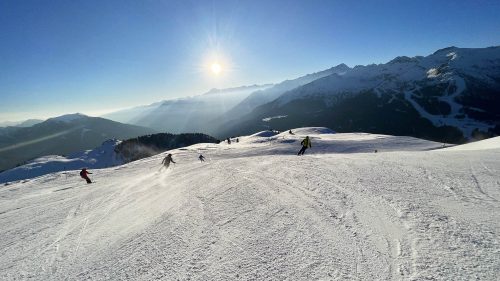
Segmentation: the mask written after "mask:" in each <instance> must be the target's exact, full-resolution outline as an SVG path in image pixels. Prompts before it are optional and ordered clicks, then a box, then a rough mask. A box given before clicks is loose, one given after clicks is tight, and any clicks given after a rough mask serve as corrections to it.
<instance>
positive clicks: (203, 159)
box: [198, 154, 205, 162]
mask: <svg viewBox="0 0 500 281" xmlns="http://www.w3.org/2000/svg"><path fill="white" fill-rule="evenodd" d="M198 159H200V162H205V156H203V155H201V154H200V156H199V157H198Z"/></svg>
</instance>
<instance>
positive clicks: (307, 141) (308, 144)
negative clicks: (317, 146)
mask: <svg viewBox="0 0 500 281" xmlns="http://www.w3.org/2000/svg"><path fill="white" fill-rule="evenodd" d="M300 144H302V148H301V149H300V151H299V153H297V155H304V152H305V151H306V149H307V148H308V147H311V140H310V139H309V136H306V138H305V139H304V140H302V142H301V143H300Z"/></svg>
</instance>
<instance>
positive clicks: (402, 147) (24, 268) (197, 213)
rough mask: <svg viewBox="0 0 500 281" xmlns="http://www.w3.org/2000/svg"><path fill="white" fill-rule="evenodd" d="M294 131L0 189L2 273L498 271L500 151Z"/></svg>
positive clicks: (456, 275) (93, 276)
mask: <svg viewBox="0 0 500 281" xmlns="http://www.w3.org/2000/svg"><path fill="white" fill-rule="evenodd" d="M292 131H293V132H294V133H295V135H290V134H288V132H284V133H281V134H269V135H270V136H269V137H265V136H262V135H266V134H256V135H253V136H248V137H240V138H239V142H238V143H235V142H233V143H232V144H231V145H228V144H224V143H221V144H219V145H215V144H197V145H194V146H191V147H187V148H183V149H178V150H173V151H171V153H173V154H174V160H175V161H176V162H177V164H175V165H173V166H172V167H171V168H169V169H168V170H165V169H163V170H161V171H160V170H159V164H160V162H161V159H162V157H164V154H162V155H157V156H155V157H151V158H147V159H143V160H140V161H136V162H132V163H129V164H127V165H123V166H120V167H114V168H107V169H101V170H93V172H94V174H93V175H91V176H92V179H94V180H95V181H96V183H95V184H92V185H86V184H85V183H84V181H82V180H81V179H80V178H79V177H78V174H77V173H76V172H75V173H72V174H65V173H54V174H50V175H46V176H43V177H39V178H37V179H33V180H29V181H25V182H20V183H15V184H11V185H8V186H3V187H1V188H0V225H2V227H1V228H0V235H1V237H2V239H0V249H1V250H2V253H3V255H2V256H0V279H2V280H24V279H34V280H62V279H64V280H240V279H241V280H427V279H428V280H496V279H497V277H498V275H499V273H500V256H499V254H498V253H499V252H500V239H499V237H500V215H499V214H500V204H499V200H500V176H499V175H500V149H490V150H474V151H441V150H429V149H432V148H436V147H438V146H440V145H441V144H438V143H433V142H427V141H422V140H418V139H414V138H408V137H393V136H384V135H370V134H361V133H360V134H332V133H331V132H328V131H327V130H326V129H321V128H305V129H294V130H292ZM325 132H326V133H325ZM305 134H307V135H309V136H310V137H311V138H312V145H313V147H312V148H311V149H309V150H307V151H306V155H305V156H303V157H297V156H295V155H294V154H295V153H296V152H297V151H298V149H299V146H300V145H299V142H300V140H301V139H302V138H303V136H304V135H305ZM373 149H378V151H379V153H373ZM389 151H390V152H389ZM336 152H343V153H336ZM364 152H370V153H364ZM198 153H203V155H205V157H206V158H207V161H206V162H204V163H200V162H199V161H198V160H197V156H198Z"/></svg>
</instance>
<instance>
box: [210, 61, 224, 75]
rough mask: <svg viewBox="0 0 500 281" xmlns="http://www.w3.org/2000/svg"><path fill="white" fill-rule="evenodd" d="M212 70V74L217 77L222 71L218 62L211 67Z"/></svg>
mask: <svg viewBox="0 0 500 281" xmlns="http://www.w3.org/2000/svg"><path fill="white" fill-rule="evenodd" d="M210 70H212V73H213V74H215V75H219V73H220V72H221V71H222V67H221V65H220V64H219V63H218V62H214V63H212V65H211V66H210Z"/></svg>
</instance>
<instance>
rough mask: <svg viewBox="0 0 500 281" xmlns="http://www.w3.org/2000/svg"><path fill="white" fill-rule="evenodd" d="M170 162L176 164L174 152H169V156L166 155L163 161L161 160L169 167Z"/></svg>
mask: <svg viewBox="0 0 500 281" xmlns="http://www.w3.org/2000/svg"><path fill="white" fill-rule="evenodd" d="M170 162H172V163H174V164H175V162H174V160H172V154H170V153H169V154H168V155H167V156H165V158H163V161H161V163H162V164H163V165H164V167H165V168H167V169H168V167H169V166H170ZM160 169H161V168H160Z"/></svg>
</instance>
